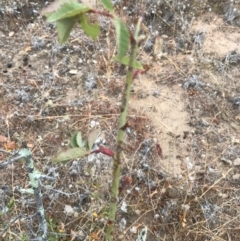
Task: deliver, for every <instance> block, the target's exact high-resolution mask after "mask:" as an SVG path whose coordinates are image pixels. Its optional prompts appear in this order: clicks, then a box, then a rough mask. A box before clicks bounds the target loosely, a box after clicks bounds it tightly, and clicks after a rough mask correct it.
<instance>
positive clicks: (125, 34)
mask: <svg viewBox="0 0 240 241" xmlns="http://www.w3.org/2000/svg"><path fill="white" fill-rule="evenodd" d="M115 28H116V35H117V51H118V58H119V59H122V58H123V57H124V56H125V55H126V53H127V51H128V46H129V42H130V40H129V31H128V28H127V26H126V24H125V23H124V22H123V21H122V20H121V19H119V18H116V19H115Z"/></svg>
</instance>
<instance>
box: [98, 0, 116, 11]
mask: <svg viewBox="0 0 240 241" xmlns="http://www.w3.org/2000/svg"><path fill="white" fill-rule="evenodd" d="M100 1H101V3H102V5H103V6H104V7H105V8H106V9H107V10H108V11H110V12H112V11H113V5H112V2H111V0H100Z"/></svg>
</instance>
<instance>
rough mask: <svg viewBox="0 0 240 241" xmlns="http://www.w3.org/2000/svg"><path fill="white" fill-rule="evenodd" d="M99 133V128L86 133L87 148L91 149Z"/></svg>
mask: <svg viewBox="0 0 240 241" xmlns="http://www.w3.org/2000/svg"><path fill="white" fill-rule="evenodd" d="M100 133H101V129H100V128H99V129H95V130H93V131H91V132H90V133H89V135H88V148H89V150H91V149H92V147H93V144H94V143H95V141H96V140H97V138H98V136H99V135H100Z"/></svg>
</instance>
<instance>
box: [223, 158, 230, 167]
mask: <svg viewBox="0 0 240 241" xmlns="http://www.w3.org/2000/svg"><path fill="white" fill-rule="evenodd" d="M221 161H222V162H224V163H225V164H228V165H229V166H232V161H230V160H229V159H227V158H225V157H222V158H221Z"/></svg>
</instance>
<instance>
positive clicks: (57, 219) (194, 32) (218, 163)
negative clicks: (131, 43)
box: [0, 1, 240, 241]
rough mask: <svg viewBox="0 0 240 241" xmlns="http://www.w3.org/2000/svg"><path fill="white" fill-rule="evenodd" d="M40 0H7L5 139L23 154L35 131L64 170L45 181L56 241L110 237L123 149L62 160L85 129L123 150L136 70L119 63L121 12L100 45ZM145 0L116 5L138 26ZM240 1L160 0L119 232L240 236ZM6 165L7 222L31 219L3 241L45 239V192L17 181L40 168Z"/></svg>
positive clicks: (40, 154) (151, 12) (47, 166)
mask: <svg viewBox="0 0 240 241" xmlns="http://www.w3.org/2000/svg"><path fill="white" fill-rule="evenodd" d="M36 2H37V3H32V2H29V5H28V7H26V6H25V5H24V6H25V7H24V6H23V7H18V8H15V5H14V3H13V4H12V5H10V4H9V1H8V4H7V3H4V2H3V3H2V5H1V4H0V10H1V9H2V10H1V15H0V16H1V26H2V27H0V34H1V42H0V56H1V62H0V73H1V74H0V111H1V117H0V147H1V148H2V149H4V150H8V151H14V150H16V149H18V148H21V143H22V141H26V142H27V144H28V146H29V148H30V149H31V151H32V152H33V157H34V160H35V164H36V167H37V168H38V169H39V170H40V171H41V172H43V173H44V174H48V175H50V176H53V177H55V181H54V182H50V181H43V182H42V192H43V200H44V207H45V210H46V215H47V218H48V224H49V231H50V233H49V240H103V239H104V228H105V225H106V220H107V207H108V204H109V200H110V191H109V190H110V185H111V164H112V163H111V159H110V158H107V157H106V156H103V155H102V154H94V155H91V156H89V157H88V158H85V159H81V160H74V161H71V162H69V163H67V164H66V165H62V164H59V165H54V164H52V163H51V159H52V157H53V156H55V155H56V154H57V153H58V152H59V151H60V150H61V149H63V148H65V147H67V145H68V141H69V139H70V136H71V135H72V134H73V132H74V131H76V130H81V131H82V133H83V135H84V136H85V137H86V136H87V134H88V133H89V131H90V130H91V129H94V128H96V127H101V130H102V134H101V138H100V139H99V142H101V143H102V144H103V145H105V146H107V147H108V148H111V149H114V145H115V141H116V140H115V138H116V132H117V121H118V113H119V103H120V101H121V93H122V88H123V84H124V74H125V72H126V70H125V69H124V68H123V67H122V66H119V65H118V64H116V63H114V62H112V61H111V58H112V56H113V55H114V53H115V47H114V46H115V41H114V31H113V27H112V25H111V23H110V22H109V21H108V20H107V19H105V18H99V21H100V22H101V27H102V34H101V36H100V37H99V39H98V41H97V42H93V41H91V40H90V39H88V38H87V37H85V36H84V34H83V33H82V32H81V30H79V29H78V28H76V29H75V30H74V32H73V33H72V35H71V39H70V40H69V41H68V43H67V44H66V45H64V46H60V45H59V44H58V42H57V34H56V30H55V27H54V26H52V25H49V24H46V23H45V21H44V20H43V19H42V18H41V17H40V16H39V11H40V10H41V9H42V7H43V1H42V2H41V1H39V2H38V1H36ZM85 2H87V3H88V1H85ZM116 2H118V1H116ZM160 2H161V1H160ZM90 4H91V5H92V6H95V4H96V3H95V1H91V3H90ZM141 4H142V2H141V3H140V2H139V3H138V4H136V2H134V1H129V2H128V3H125V2H124V1H122V2H121V1H120V3H118V4H116V11H118V12H119V14H120V15H122V16H124V17H126V19H128V22H129V26H131V24H132V22H134V19H135V18H136V17H137V16H138V14H139V11H140V10H139V9H140V5H141ZM188 4H189V5H188ZM16 6H20V3H18V4H16ZM184 6H185V7H184ZM3 9H4V11H3ZM163 9H164V10H165V11H163ZM33 10H36V11H33ZM239 12H240V6H239V4H238V3H229V2H227V1H216V2H214V1H213V3H212V5H208V4H207V1H201V3H199V1H189V3H188V1H186V4H185V5H184V4H183V3H182V4H181V3H179V4H178V2H177V1H172V2H171V3H169V2H165V1H163V3H159V5H158V4H152V3H151V1H149V3H148V4H147V5H146V20H145V28H143V32H142V34H144V35H146V40H145V42H144V43H143V45H142V46H141V48H140V51H139V59H140V60H141V62H142V63H143V64H144V66H145V67H146V68H148V71H147V73H145V74H142V75H140V76H139V77H138V79H136V80H135V82H134V86H133V90H132V97H131V101H130V111H129V118H128V125H129V127H128V128H127V132H126V148H125V151H124V160H123V170H122V183H123V185H124V180H126V178H130V180H131V184H130V185H128V186H127V187H125V188H124V189H123V190H122V191H121V193H120V199H119V208H118V213H117V222H116V230H115V240H126V241H127V240H136V239H137V233H138V232H139V231H140V230H141V228H142V227H144V226H146V227H147V228H148V236H147V240H149V241H155V240H156V241H157V240H167V241H168V240H169V241H170V240H199V241H200V240H201V241H202V240H238V237H239V235H240V231H239V224H240V217H239V215H240V210H239V194H240V192H239V178H240V170H239V165H240V159H239V158H240V81H239V77H240V73H239V64H240V55H239V51H240V49H239V48H240V47H239V43H240V34H239V33H240V30H239V25H240V24H239V22H240V20H239V19H240V17H239V16H240V14H239ZM127 15H128V17H127ZM144 29H145V30H144ZM156 31H158V35H157V37H154V35H155V32H156ZM0 154H1V156H0V158H1V160H4V159H6V158H7V156H6V154H5V153H4V152H1V153H0ZM0 171H1V176H0V186H1V191H0V208H1V209H0V211H1V216H0V233H1V232H2V231H3V229H4V228H5V227H6V226H7V225H8V224H9V222H10V221H11V220H13V219H14V218H15V217H19V218H18V219H17V221H16V222H14V223H13V224H12V225H11V226H10V227H9V228H8V229H7V231H6V232H4V234H3V237H2V240H28V239H30V238H33V233H36V232H37V227H38V222H37V219H36V217H35V216H34V214H35V200H34V197H32V196H31V195H23V194H20V193H18V192H16V191H15V190H14V189H15V187H16V186H20V187H23V188H26V187H28V185H29V184H28V176H27V171H26V166H25V164H24V163H23V162H19V163H15V164H14V165H9V166H8V167H7V168H5V169H1V170H0ZM125 205H126V210H125V208H124V206H125ZM24 237H26V238H25V239H24Z"/></svg>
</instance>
